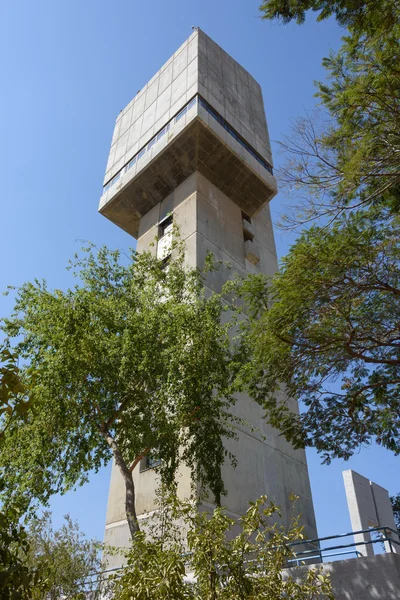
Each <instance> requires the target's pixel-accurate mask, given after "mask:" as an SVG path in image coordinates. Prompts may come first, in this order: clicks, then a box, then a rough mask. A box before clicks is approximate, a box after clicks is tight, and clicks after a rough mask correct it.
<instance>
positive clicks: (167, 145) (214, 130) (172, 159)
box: [99, 96, 277, 238]
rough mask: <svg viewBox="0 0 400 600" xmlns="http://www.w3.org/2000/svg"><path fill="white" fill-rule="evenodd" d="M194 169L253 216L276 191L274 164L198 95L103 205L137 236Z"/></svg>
mask: <svg viewBox="0 0 400 600" xmlns="http://www.w3.org/2000/svg"><path fill="white" fill-rule="evenodd" d="M182 113H183V114H182ZM195 171H199V172H200V173H201V174H202V175H204V176H205V177H207V179H208V180H209V181H211V183H213V184H214V185H215V186H217V187H218V188H219V189H220V190H221V191H222V192H223V193H224V194H226V195H227V196H229V197H230V198H231V199H232V200H233V201H234V202H235V203H237V204H238V206H239V207H240V208H241V209H242V210H243V212H245V213H246V214H247V215H249V216H250V217H252V216H254V215H256V214H257V213H258V212H259V211H260V210H261V209H262V208H263V207H264V206H265V205H266V204H267V203H268V202H269V201H270V200H271V199H272V198H273V197H274V196H275V194H276V192H277V188H276V181H275V178H274V176H273V174H272V167H271V166H270V165H269V164H268V163H267V162H266V161H265V159H263V157H262V156H260V155H258V154H257V152H256V151H255V150H254V149H253V148H252V147H251V146H250V145H249V144H248V143H247V141H246V140H245V139H244V138H242V137H241V136H240V135H239V134H238V133H237V132H236V131H235V130H234V129H233V128H232V127H231V126H230V125H229V123H227V122H226V121H225V119H223V118H222V117H221V116H220V115H218V113H216V111H215V110H213V108H212V107H211V106H210V105H209V104H208V103H206V102H205V101H204V100H202V99H201V98H200V97H199V96H196V97H195V98H193V99H192V100H191V101H190V102H188V103H187V105H186V106H185V107H184V108H183V109H182V110H181V111H180V112H179V113H178V115H176V116H174V117H173V118H172V119H171V121H170V122H169V123H168V124H167V125H166V126H164V128H163V129H162V130H161V131H160V132H158V133H156V134H155V135H154V136H153V138H152V139H151V140H150V141H149V142H148V143H147V144H146V146H145V147H144V148H142V149H141V150H140V151H139V152H137V154H136V155H135V156H134V157H133V158H132V159H131V160H130V161H129V162H128V163H127V164H126V165H125V166H123V167H122V169H121V170H120V172H119V173H117V174H116V176H114V177H113V179H112V180H111V181H110V182H109V183H108V186H107V185H106V186H105V193H104V194H103V196H102V197H101V200H100V206H99V211H100V213H101V214H103V215H104V216H105V217H107V218H108V219H110V221H112V222H113V223H115V224H116V225H118V226H119V227H121V228H122V229H124V230H125V231H127V232H128V233H129V234H130V235H132V236H133V237H135V238H137V237H138V232H139V221H140V219H141V218H142V217H143V216H144V215H145V214H147V213H148V212H149V211H150V210H151V209H152V208H153V207H154V206H155V205H156V204H158V203H159V202H161V201H162V200H163V199H164V198H166V196H168V195H169V194H170V193H171V192H172V191H173V190H174V189H175V188H176V187H177V186H178V185H180V184H181V183H182V182H183V181H184V180H185V179H187V178H188V177H189V176H190V175H191V174H192V173H193V172H195Z"/></svg>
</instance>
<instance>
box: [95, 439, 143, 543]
mask: <svg viewBox="0 0 400 600" xmlns="http://www.w3.org/2000/svg"><path fill="white" fill-rule="evenodd" d="M103 435H104V437H105V438H106V440H107V444H108V445H109V446H110V448H111V449H112V452H113V455H114V459H115V464H116V465H117V467H118V468H119V471H120V473H121V475H122V477H123V478H124V482H125V513H126V519H127V521H128V525H129V531H130V533H131V538H132V539H134V537H135V535H136V534H137V533H138V531H140V527H139V522H138V519H137V515H136V507H135V484H134V483H133V476H132V471H131V470H130V469H129V467H128V466H127V464H126V462H125V461H124V459H123V456H122V454H121V451H120V449H119V448H118V445H117V443H116V442H115V440H114V439H113V438H112V437H111V436H110V435H109V434H103Z"/></svg>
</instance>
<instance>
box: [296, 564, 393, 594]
mask: <svg viewBox="0 0 400 600" xmlns="http://www.w3.org/2000/svg"><path fill="white" fill-rule="evenodd" d="M320 567H322V569H323V574H324V575H328V574H329V575H330V577H331V581H332V588H333V595H334V598H335V600H399V598H400V556H399V555H398V554H394V553H388V554H377V555H376V556H364V557H361V558H350V559H348V560H338V561H335V562H330V563H324V564H322V565H320ZM310 568H312V567H307V566H304V567H293V568H291V569H286V571H285V575H286V577H287V576H289V575H290V576H291V577H294V578H295V579H296V578H297V577H298V578H300V577H303V576H304V574H305V573H306V571H307V570H308V569H310Z"/></svg>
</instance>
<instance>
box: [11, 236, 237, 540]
mask: <svg viewBox="0 0 400 600" xmlns="http://www.w3.org/2000/svg"><path fill="white" fill-rule="evenodd" d="M174 254H175V258H173V259H171V261H170V262H169V263H168V268H165V266H164V264H163V263H162V262H161V261H159V260H157V259H156V258H154V257H152V256H151V255H150V253H142V254H136V253H135V252H134V251H132V252H131V254H130V256H129V257H127V258H126V260H125V262H124V261H123V259H122V258H121V256H120V253H119V252H112V251H110V250H108V249H107V248H104V247H103V248H101V249H99V250H98V251H97V250H96V249H95V248H93V247H89V248H88V249H87V251H86V253H84V254H83V255H82V256H80V257H76V259H75V260H74V262H73V263H72V265H71V268H72V269H73V270H74V273H75V274H76V276H78V277H79V278H80V281H81V284H80V285H77V286H76V287H74V288H73V289H68V290H66V291H62V290H54V291H53V290H50V289H49V288H48V286H47V284H46V283H45V282H39V281H35V282H33V283H27V284H25V285H23V286H22V287H21V288H20V289H19V290H18V292H17V297H16V302H15V309H14V312H13V314H12V316H11V317H10V318H8V319H4V321H3V331H4V332H5V334H6V336H7V337H8V339H9V343H12V341H13V340H14V348H15V351H16V353H17V354H18V355H19V356H20V357H21V359H22V360H23V361H24V365H26V366H24V367H23V368H22V373H23V375H25V374H26V373H27V372H28V370H29V369H30V370H33V371H34V372H35V374H36V375H35V379H34V381H33V382H32V388H31V393H32V396H33V397H34V403H33V406H32V408H31V410H30V411H29V412H28V415H27V418H26V419H25V420H22V418H15V419H9V418H8V415H6V417H5V418H6V427H7V435H6V436H5V440H4V444H3V447H2V451H1V455H0V463H1V464H0V468H1V471H0V473H1V475H2V476H4V479H5V480H6V481H7V486H6V488H5V489H4V490H3V497H4V498H6V499H7V500H10V498H11V499H12V498H14V499H15V498H17V497H18V498H23V499H24V500H25V501H26V502H30V501H33V500H38V501H40V502H42V503H46V502H47V501H48V499H49V497H50V496H51V495H52V494H54V493H57V492H61V493H63V492H65V491H67V490H68V489H71V488H73V487H74V486H76V485H79V484H81V483H83V482H84V481H85V480H86V477H87V473H88V472H89V471H90V470H91V469H95V470H97V469H98V468H99V467H100V466H101V465H103V464H105V463H107V462H108V461H109V460H110V458H111V457H114V460H115V462H116V464H117V466H118V468H119V470H120V472H121V474H122V476H123V478H124V481H125V486H126V514H127V519H128V523H129V526H130V530H131V534H132V535H134V534H135V533H136V532H137V531H138V528H139V526H138V522H137V518H136V512H135V489H134V484H133V478H132V471H133V470H134V469H135V468H136V467H137V465H138V464H139V463H140V460H141V459H142V458H143V457H144V456H145V455H146V454H148V453H149V452H151V451H154V452H156V453H157V456H158V457H159V458H160V459H161V462H160V464H159V466H158V467H157V469H158V471H159V474H160V477H161V480H162V481H163V482H165V483H167V484H170V485H172V484H173V482H174V477H175V473H176V470H177V467H178V464H179V462H180V461H183V462H184V463H185V464H186V465H187V466H188V467H189V468H190V470H191V473H192V476H193V481H196V482H198V484H199V485H200V486H203V487H208V488H209V489H211V491H212V492H213V493H214V495H215V498H216V501H217V503H218V502H219V501H220V497H221V494H222V493H223V492H224V486H223V482H222V477H221V465H222V463H223V461H224V459H225V457H226V454H227V453H226V450H225V448H224V444H223V438H224V437H225V438H229V437H232V436H234V432H233V428H232V419H233V417H232V416H231V414H230V407H231V405H232V403H233V402H234V396H233V393H234V391H235V390H234V387H233V380H234V377H233V373H234V370H235V363H234V353H233V349H232V345H231V343H230V340H229V330H230V327H231V326H232V320H230V319H227V320H226V322H225V324H221V317H222V314H223V313H224V311H225V310H227V309H228V306H227V305H226V303H225V302H224V300H223V298H222V297H221V296H219V295H216V294H213V295H208V296H206V294H205V288H204V272H201V271H199V270H197V269H187V268H186V266H185V262H184V253H183V250H182V248H181V246H180V244H179V242H178V243H177V245H175V247H174ZM212 268H214V266H213V264H212V260H211V258H210V259H208V260H207V264H206V267H205V269H206V270H207V269H212ZM15 448H18V452H15Z"/></svg>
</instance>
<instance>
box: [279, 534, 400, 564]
mask: <svg viewBox="0 0 400 600" xmlns="http://www.w3.org/2000/svg"><path fill="white" fill-rule="evenodd" d="M371 533H377V534H378V536H377V537H376V538H375V539H369V540H368V539H364V540H361V541H358V542H355V541H351V542H349V543H347V544H337V545H333V546H328V547H324V548H322V547H321V543H323V542H327V541H328V540H339V539H343V538H346V537H350V536H356V535H370V534H371ZM392 534H394V536H395V537H394V538H393V537H392ZM384 542H387V543H388V546H389V552H396V551H397V552H398V553H400V541H399V534H398V532H397V531H396V530H394V529H392V528H391V527H372V528H371V529H361V530H359V531H351V532H350V533H341V534H339V535H328V536H326V537H322V538H314V539H310V540H303V541H299V542H292V543H291V544H288V546H289V547H290V548H293V547H294V546H305V545H309V544H316V545H318V547H317V548H313V549H311V550H301V551H300V552H295V551H294V550H293V554H294V558H292V559H289V561H288V563H289V566H298V565H300V564H301V563H304V562H305V561H308V562H309V561H314V562H324V559H327V558H329V559H331V558H333V557H336V556H343V555H349V554H354V555H355V556H356V557H359V556H364V554H363V553H362V552H360V551H359V550H357V547H359V546H369V545H373V544H380V545H382V543H384ZM396 548H397V550H396ZM338 550H340V552H337V551H338ZM343 550H344V552H343ZM384 551H385V552H386V551H387V550H386V546H385V550H384ZM328 553H329V554H328Z"/></svg>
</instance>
